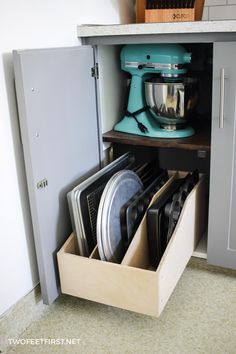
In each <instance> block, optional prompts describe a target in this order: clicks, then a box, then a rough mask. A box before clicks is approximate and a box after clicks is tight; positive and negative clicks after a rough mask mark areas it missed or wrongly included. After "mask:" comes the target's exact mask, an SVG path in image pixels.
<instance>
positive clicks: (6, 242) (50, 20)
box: [0, 0, 133, 315]
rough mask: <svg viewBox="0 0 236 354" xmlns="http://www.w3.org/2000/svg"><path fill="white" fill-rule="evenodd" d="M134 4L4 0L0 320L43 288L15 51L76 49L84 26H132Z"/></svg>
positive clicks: (126, 0)
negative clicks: (16, 90) (31, 210)
mask: <svg viewBox="0 0 236 354" xmlns="http://www.w3.org/2000/svg"><path fill="white" fill-rule="evenodd" d="M132 8H133V1H132V0H99V1H98V0H86V1H81V0H0V53H1V55H0V284H1V286H0V315H1V314H3V313H4V312H5V311H6V310H7V309H9V308H10V307H11V306H12V305H13V304H14V303H16V302H17V301H18V300H19V299H20V298H22V297H23V296H24V295H25V294H27V293H28V292H29V291H30V290H31V289H32V288H33V287H34V286H35V285H36V284H37V282H38V273H37V265H36V259H35V250H34V242H33V236H32V226H31V222H30V215H29V206H28V198H27V189H26V182H25V172H24V165H23V157H22V147H21V143H20V138H19V127H18V120H17V108H16V101H15V94H14V84H13V82H14V81H13V67H12V55H11V52H12V50H13V49H23V48H41V47H60V46H71V45H72V46H73V45H77V44H78V40H77V38H76V26H77V24H82V23H95V24H109V23H128V22H130V19H131V14H132Z"/></svg>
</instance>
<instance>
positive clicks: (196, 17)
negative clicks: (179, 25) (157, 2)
mask: <svg viewBox="0 0 236 354" xmlns="http://www.w3.org/2000/svg"><path fill="white" fill-rule="evenodd" d="M204 2H205V0H195V4H194V7H193V8H176V9H147V8H146V3H147V1H146V0H136V22H137V23H143V22H146V23H153V22H191V21H200V20H201V19H202V13H203V7H204Z"/></svg>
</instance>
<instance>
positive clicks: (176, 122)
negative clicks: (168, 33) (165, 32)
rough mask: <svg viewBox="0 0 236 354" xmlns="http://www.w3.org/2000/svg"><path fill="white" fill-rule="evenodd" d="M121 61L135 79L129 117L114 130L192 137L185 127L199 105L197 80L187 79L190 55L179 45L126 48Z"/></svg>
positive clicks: (164, 136)
mask: <svg viewBox="0 0 236 354" xmlns="http://www.w3.org/2000/svg"><path fill="white" fill-rule="evenodd" d="M120 57H121V68H122V70H124V71H127V72H129V73H130V74H131V76H132V79H131V85H130V92H129V100H128V107H127V112H126V115H125V117H124V118H123V119H122V120H121V121H120V122H119V123H117V124H116V125H115V127H114V130H116V131H120V132H125V133H130V134H137V135H143V136H148V137H160V138H183V137H187V136H191V135H193V134H194V130H193V128H191V127H186V121H187V118H188V116H189V112H191V110H192V108H193V107H194V104H195V102H196V89H195V90H193V87H195V85H194V80H193V79H192V80H191V79H187V78H186V74H187V64H188V63H190V62H191V54H190V53H188V52H186V51H185V49H184V48H183V47H181V46H180V45H178V44H142V45H126V46H124V47H123V49H122V51H121V55H120ZM154 76H155V78H154Z"/></svg>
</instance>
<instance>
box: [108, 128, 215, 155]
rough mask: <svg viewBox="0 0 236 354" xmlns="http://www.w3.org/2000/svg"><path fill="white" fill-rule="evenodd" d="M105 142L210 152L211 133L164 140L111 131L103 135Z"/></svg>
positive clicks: (207, 131) (206, 132)
mask: <svg viewBox="0 0 236 354" xmlns="http://www.w3.org/2000/svg"><path fill="white" fill-rule="evenodd" d="M103 141H104V142H112V143H117V144H126V145H136V146H137V145H138V146H149V147H156V148H173V149H184V150H205V151H209V150H210V147H211V137H210V131H209V129H208V130H206V129H205V130H201V131H197V132H196V134H195V135H193V136H191V137H189V138H184V139H162V138H148V137H147V138H146V137H143V136H139V135H132V134H126V133H119V132H116V131H114V130H111V131H109V132H107V133H105V134H103Z"/></svg>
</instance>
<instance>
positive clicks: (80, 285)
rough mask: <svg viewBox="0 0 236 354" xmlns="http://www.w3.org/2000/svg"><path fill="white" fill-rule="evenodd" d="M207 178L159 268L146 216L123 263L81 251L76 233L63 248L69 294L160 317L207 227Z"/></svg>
mask: <svg viewBox="0 0 236 354" xmlns="http://www.w3.org/2000/svg"><path fill="white" fill-rule="evenodd" d="M205 188H206V183H205V179H204V177H201V178H200V181H199V182H198V184H197V185H196V186H195V188H194V189H193V190H192V192H191V193H190V194H189V196H188V198H187V199H186V201H185V204H184V207H183V210H182V213H181V216H180V219H179V221H178V224H177V225H176V228H175V231H174V233H173V235H172V237H171V240H170V242H169V244H168V246H167V248H166V251H165V253H164V255H163V257H162V259H161V262H160V264H159V266H158V268H157V269H156V270H150V269H149V259H148V246H147V235H146V217H144V219H143V220H142V223H141V224H140V226H139V229H138V230H137V232H136V234H135V236H134V238H133V240H132V242H131V244H130V247H129V249H128V251H127V253H126V255H125V257H124V259H123V261H122V264H115V263H110V262H104V261H101V260H100V259H98V258H99V256H98V253H96V249H95V250H94V252H93V254H92V255H91V257H90V258H85V257H81V256H78V255H76V254H75V236H74V235H73V234H72V235H71V236H70V237H69V239H68V240H67V241H66V243H65V244H64V245H63V247H62V248H61V250H60V251H59V252H58V264H59V273H60V280H61V289H62V292H63V293H65V294H69V295H73V296H77V297H81V298H85V299H88V300H93V301H96V302H100V303H103V304H107V305H112V306H116V307H120V308H123V309H127V310H131V311H135V312H139V313H143V314H147V315H152V316H159V315H160V314H161V312H162V310H163V308H164V306H165V304H166V302H167V301H168V299H169V297H170V295H171V293H172V292H173V290H174V288H175V286H176V284H177V282H178V280H179V278H180V277H181V274H182V273H183V271H184V269H185V267H186V265H187V263H188V261H189V259H190V257H191V255H192V253H193V251H194V249H195V247H196V245H197V242H198V240H199V238H200V236H201V235H202V233H203V231H204V226H205V225H204V216H205V210H206V191H205Z"/></svg>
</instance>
